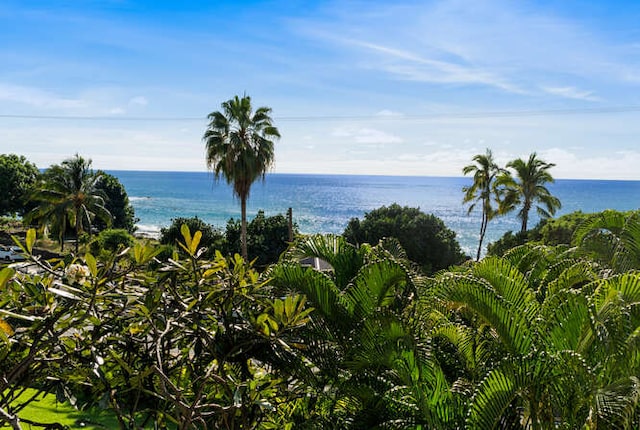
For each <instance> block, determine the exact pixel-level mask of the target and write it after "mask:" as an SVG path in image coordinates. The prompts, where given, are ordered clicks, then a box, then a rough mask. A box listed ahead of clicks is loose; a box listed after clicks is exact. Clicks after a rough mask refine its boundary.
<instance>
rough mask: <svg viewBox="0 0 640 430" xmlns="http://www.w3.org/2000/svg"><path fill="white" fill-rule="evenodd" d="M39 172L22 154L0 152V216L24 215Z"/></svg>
mask: <svg viewBox="0 0 640 430" xmlns="http://www.w3.org/2000/svg"><path fill="white" fill-rule="evenodd" d="M39 175H40V172H39V171H38V168H37V167H36V166H35V164H33V163H31V162H29V161H28V160H27V159H26V158H25V157H24V156H23V155H16V154H0V216H3V215H15V214H17V215H24V214H25V213H26V212H27V211H28V209H29V205H28V203H27V200H28V197H29V194H30V193H31V188H32V187H33V185H34V184H35V183H36V181H37V179H38V176H39Z"/></svg>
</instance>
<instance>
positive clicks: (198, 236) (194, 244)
mask: <svg viewBox="0 0 640 430" xmlns="http://www.w3.org/2000/svg"><path fill="white" fill-rule="evenodd" d="M200 239H202V232H201V231H200V230H198V231H196V232H195V234H194V235H193V239H192V241H191V245H189V250H190V253H191V255H194V254H195V253H196V251H197V250H198V245H200Z"/></svg>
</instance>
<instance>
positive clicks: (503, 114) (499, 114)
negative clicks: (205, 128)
mask: <svg viewBox="0 0 640 430" xmlns="http://www.w3.org/2000/svg"><path fill="white" fill-rule="evenodd" d="M628 112H640V106H612V107H601V108H575V109H536V110H521V111H517V110H509V111H479V112H466V113H452V112H449V113H432V114H421V115H402V114H397V115H326V116H323V115H317V116H281V117H278V116H275V117H274V120H277V121H283V122H314V121H371V120H375V121H416V120H418V121H419V120H431V119H474V118H509V117H513V118H515V117H530V116H554V115H582V114H589V115H594V114H608V113H628ZM0 118H6V119H27V120H32V119H34V120H35V119H39V120H55V121H113V122H115V121H124V122H143V121H151V122H156V121H175V122H181V121H206V119H207V118H206V117H188V116H185V117H177V116H175V117H172V116H148V117H145V116H130V117H127V116H122V117H118V116H64V115H26V114H24V115H23V114H0Z"/></svg>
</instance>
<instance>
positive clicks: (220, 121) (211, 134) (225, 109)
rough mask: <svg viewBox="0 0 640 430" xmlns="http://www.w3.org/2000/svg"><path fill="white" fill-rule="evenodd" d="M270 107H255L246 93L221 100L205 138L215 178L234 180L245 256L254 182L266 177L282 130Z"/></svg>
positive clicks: (208, 158) (234, 191) (210, 120)
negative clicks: (248, 216)
mask: <svg viewBox="0 0 640 430" xmlns="http://www.w3.org/2000/svg"><path fill="white" fill-rule="evenodd" d="M270 113H271V108H268V107H259V108H257V109H256V110H255V112H254V111H253V109H252V107H251V98H250V97H249V96H247V95H244V96H243V97H242V98H240V97H238V96H235V97H234V98H232V99H230V100H227V101H226V102H223V103H222V111H216V112H212V113H210V114H209V116H208V119H209V125H208V126H207V129H206V131H205V133H204V136H203V140H204V142H205V146H206V161H207V167H208V168H209V169H211V170H212V171H213V173H214V175H215V178H216V180H219V179H220V177H221V176H223V177H224V178H225V179H226V181H227V183H228V184H232V186H233V193H234V194H235V196H236V197H238V198H239V199H240V205H241V217H242V225H241V235H240V236H241V244H242V245H241V246H242V256H243V257H244V258H245V259H246V258H247V199H248V198H249V193H250V191H251V185H252V184H253V183H254V182H255V181H256V180H257V179H264V176H265V173H266V172H267V171H268V170H269V169H270V168H271V166H272V165H273V162H274V150H273V146H274V140H275V139H277V138H279V137H280V132H279V131H278V129H277V128H276V127H275V126H274V125H273V120H272V119H271V117H270Z"/></svg>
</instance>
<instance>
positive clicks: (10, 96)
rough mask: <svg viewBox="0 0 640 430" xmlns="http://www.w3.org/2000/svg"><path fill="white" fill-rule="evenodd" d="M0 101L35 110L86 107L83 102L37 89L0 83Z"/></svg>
mask: <svg viewBox="0 0 640 430" xmlns="http://www.w3.org/2000/svg"><path fill="white" fill-rule="evenodd" d="M0 100H2V101H7V102H12V103H19V104H23V105H28V106H31V107H36V108H47V109H71V108H83V107H86V105H87V104H86V102H85V101H84V100H80V99H76V98H66V97H63V96H60V95H57V94H54V93H51V92H48V91H44V90H41V89H39V88H32V87H24V86H19V85H12V84H3V83H0Z"/></svg>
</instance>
